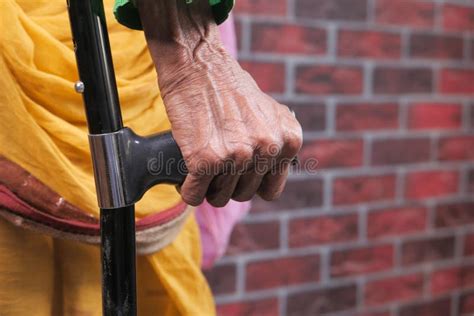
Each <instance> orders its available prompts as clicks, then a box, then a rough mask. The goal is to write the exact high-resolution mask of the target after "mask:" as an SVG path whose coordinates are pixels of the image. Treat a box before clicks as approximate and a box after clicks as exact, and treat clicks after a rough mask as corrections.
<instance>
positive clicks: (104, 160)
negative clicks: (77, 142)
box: [68, 0, 186, 316]
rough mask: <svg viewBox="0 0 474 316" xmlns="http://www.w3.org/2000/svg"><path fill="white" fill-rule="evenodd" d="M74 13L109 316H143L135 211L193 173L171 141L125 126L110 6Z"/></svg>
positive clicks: (83, 3)
mask: <svg viewBox="0 0 474 316" xmlns="http://www.w3.org/2000/svg"><path fill="white" fill-rule="evenodd" d="M68 8H69V17H70V21H71V28H72V34H73V40H74V47H75V52H76V58H77V65H78V68H79V76H80V80H81V81H78V82H77V83H76V86H75V89H76V91H77V92H80V93H83V98H84V104H85V109H86V116H87V123H88V126H89V134H90V136H89V142H90V147H91V153H92V159H93V165H94V174H95V181H96V188H97V197H98V201H99V207H100V230H101V254H102V302H103V314H104V315H107V316H108V315H112V316H122V315H123V316H128V315H136V305H137V303H136V276H135V206H134V205H135V203H136V202H137V201H138V200H139V199H140V198H141V197H142V195H143V194H144V193H145V192H146V190H147V189H149V188H150V187H151V186H153V185H155V184H158V183H172V184H180V183H182V182H183V181H184V178H185V174H186V167H185V165H184V162H183V159H182V156H181V152H180V150H179V148H178V147H177V145H176V143H175V141H174V139H173V137H172V136H171V134H170V133H167V134H160V135H154V136H151V137H146V138H144V137H140V136H137V135H136V134H134V133H133V132H132V131H131V130H130V129H128V128H126V127H124V126H123V123H122V116H121V112H120V105H119V99H118V92H117V86H116V82H115V74H114V69H113V64H112V57H111V53H110V44H109V38H108V33H107V25H106V21H105V15H104V7H103V3H102V0H68ZM150 163H153V172H151V171H150V168H149V167H150Z"/></svg>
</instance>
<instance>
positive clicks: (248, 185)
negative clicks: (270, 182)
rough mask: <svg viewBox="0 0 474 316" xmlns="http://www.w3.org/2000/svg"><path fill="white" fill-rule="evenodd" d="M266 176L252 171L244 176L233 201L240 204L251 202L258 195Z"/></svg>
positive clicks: (240, 180) (236, 189)
mask: <svg viewBox="0 0 474 316" xmlns="http://www.w3.org/2000/svg"><path fill="white" fill-rule="evenodd" d="M264 175H265V174H263V173H261V172H257V171H256V170H252V171H249V172H247V173H246V174H244V175H242V176H241V177H240V179H239V182H238V183H237V186H236V187H235V190H234V193H233V194H232V199H233V200H235V201H238V202H245V201H249V200H251V199H252V198H253V196H254V195H255V194H256V193H257V190H258V188H259V187H260V184H261V183H262V180H263V176H264Z"/></svg>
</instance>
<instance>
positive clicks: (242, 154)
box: [231, 144, 253, 171]
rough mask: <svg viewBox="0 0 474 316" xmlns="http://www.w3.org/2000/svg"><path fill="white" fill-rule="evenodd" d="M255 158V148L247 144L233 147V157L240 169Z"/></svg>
mask: <svg viewBox="0 0 474 316" xmlns="http://www.w3.org/2000/svg"><path fill="white" fill-rule="evenodd" d="M252 158H253V149H252V148H251V147H250V146H248V145H245V144H239V145H237V146H235V147H234V148H233V151H232V154H231V159H232V161H233V162H234V164H235V167H236V168H237V169H238V170H239V171H240V169H241V168H243V167H245V166H246V165H247V164H248V162H250V161H251V160H252Z"/></svg>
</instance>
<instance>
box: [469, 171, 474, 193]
mask: <svg viewBox="0 0 474 316" xmlns="http://www.w3.org/2000/svg"><path fill="white" fill-rule="evenodd" d="M467 181H468V183H467V185H468V188H467V189H468V191H469V192H470V193H474V170H469V174H468V179H467Z"/></svg>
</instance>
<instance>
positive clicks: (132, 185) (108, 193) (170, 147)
mask: <svg viewBox="0 0 474 316" xmlns="http://www.w3.org/2000/svg"><path fill="white" fill-rule="evenodd" d="M89 143H90V147H91V153H92V161H93V165H94V174H95V182H96V189H97V199H98V202H99V207H100V208H103V209H113V208H121V207H125V206H129V205H132V204H134V203H136V202H138V201H139V200H140V199H141V197H142V196H143V194H145V192H146V191H147V190H148V189H149V188H151V187H152V186H154V185H156V184H160V183H169V184H181V183H183V181H184V178H185V177H186V174H187V169H186V165H185V163H184V160H183V157H182V155H181V151H180V150H179V148H178V146H177V145H176V142H175V140H174V139H173V136H172V135H171V133H163V134H157V135H152V136H149V137H141V136H138V135H137V134H135V133H134V132H133V131H132V130H131V129H129V128H123V129H121V130H120V131H118V132H115V133H108V134H96V135H89Z"/></svg>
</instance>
